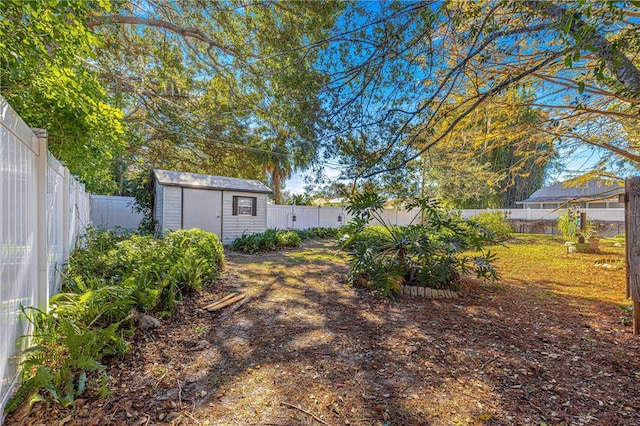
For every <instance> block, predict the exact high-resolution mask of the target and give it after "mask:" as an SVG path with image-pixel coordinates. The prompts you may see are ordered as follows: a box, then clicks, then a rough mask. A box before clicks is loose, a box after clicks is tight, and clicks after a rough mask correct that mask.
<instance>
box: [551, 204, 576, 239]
mask: <svg viewBox="0 0 640 426" xmlns="http://www.w3.org/2000/svg"><path fill="white" fill-rule="evenodd" d="M578 220H579V216H578V213H577V212H576V210H575V209H565V211H563V212H562V213H560V214H559V215H558V218H557V219H556V225H557V226H558V231H560V233H561V234H562V236H563V237H565V238H575V237H576V236H577V234H578V230H579V229H580V224H579V222H578Z"/></svg>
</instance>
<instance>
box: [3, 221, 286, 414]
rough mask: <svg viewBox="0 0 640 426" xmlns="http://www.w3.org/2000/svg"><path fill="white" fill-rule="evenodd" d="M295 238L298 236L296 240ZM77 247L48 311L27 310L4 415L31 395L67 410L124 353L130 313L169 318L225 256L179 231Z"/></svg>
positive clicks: (92, 237) (207, 241)
mask: <svg viewBox="0 0 640 426" xmlns="http://www.w3.org/2000/svg"><path fill="white" fill-rule="evenodd" d="M296 236H297V235H296ZM84 244H85V247H84V248H82V249H78V250H75V251H74V253H73V255H72V257H71V259H70V261H69V267H68V270H67V275H66V276H65V283H64V290H65V292H64V293H61V294H58V295H56V296H54V297H52V298H51V301H50V303H51V309H50V311H49V312H48V313H46V312H42V311H39V310H37V309H35V308H26V309H25V310H24V313H25V315H26V317H27V318H28V319H29V320H30V321H31V323H32V325H33V330H34V331H33V335H32V336H30V337H31V339H32V343H33V346H32V347H31V348H29V349H28V350H27V351H26V352H25V360H24V362H23V372H24V380H23V385H22V386H21V388H20V389H19V391H18V392H17V393H16V395H15V397H14V398H13V399H12V400H11V401H10V403H8V404H7V406H6V410H5V412H10V411H11V410H13V409H15V408H17V406H18V405H19V404H20V403H21V402H22V401H23V400H24V399H25V398H26V397H28V396H29V395H31V394H33V397H32V400H33V399H34V398H35V399H42V398H44V397H45V396H49V397H51V398H52V399H53V400H54V401H56V402H58V403H60V404H62V405H63V406H68V405H70V404H71V403H73V400H74V397H75V396H78V395H80V394H81V393H82V392H83V391H84V389H85V388H86V386H87V383H88V380H89V374H88V373H90V372H92V371H100V370H102V369H103V367H102V365H101V364H100V362H101V361H102V360H103V359H104V358H105V357H112V356H119V355H122V354H124V353H125V351H126V350H127V347H128V344H127V341H126V338H127V337H128V336H129V335H130V330H131V329H132V327H131V326H132V321H130V320H131V318H132V312H133V309H134V308H135V309H136V310H139V311H151V310H157V311H161V312H162V313H171V312H173V310H174V308H175V304H176V303H177V302H179V301H180V300H181V299H182V296H183V294H184V293H185V292H189V291H194V290H197V289H199V288H201V287H202V286H203V285H207V284H212V283H214V282H215V281H216V280H217V279H218V277H219V275H220V271H221V270H222V266H223V262H224V252H223V248H222V245H221V244H220V242H219V241H218V238H217V236H216V235H215V234H210V233H208V232H204V231H201V230H199V229H191V230H188V231H187V230H180V231H176V232H173V233H170V234H169V235H167V236H166V237H165V238H162V239H159V240H155V239H153V238H152V237H151V236H140V235H132V236H130V237H128V238H127V237H124V236H116V235H114V234H112V233H110V232H108V231H96V230H91V231H90V232H89V233H88V234H87V236H86V238H85V241H84Z"/></svg>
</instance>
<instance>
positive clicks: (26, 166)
mask: <svg viewBox="0 0 640 426" xmlns="http://www.w3.org/2000/svg"><path fill="white" fill-rule="evenodd" d="M0 114H1V117H0V118H1V120H0V121H1V123H0V131H1V132H2V134H1V139H0V219H1V220H0V222H1V223H0V379H1V380H2V382H1V384H0V401H1V402H2V404H1V406H0V409H2V408H4V405H5V403H6V400H7V398H8V396H9V395H10V391H11V388H12V386H13V384H14V381H15V378H16V376H17V373H18V367H19V362H20V356H19V355H20V346H19V344H18V343H17V342H18V341H19V338H20V336H23V335H26V334H27V332H28V330H29V327H28V326H29V324H28V322H27V321H25V320H24V318H22V317H21V315H20V306H21V305H25V306H29V305H36V304H37V299H36V298H37V294H38V291H37V287H38V262H37V261H38V259H37V233H36V229H37V226H38V218H37V216H36V212H37V211H38V198H37V181H36V169H37V167H38V163H37V158H38V143H37V138H36V136H35V135H34V134H33V132H32V131H31V130H30V129H29V128H28V127H27V125H26V124H25V123H24V122H23V121H22V120H21V119H20V117H18V115H17V114H16V113H15V112H14V111H13V110H12V109H11V107H10V106H9V105H8V104H7V102H6V101H5V100H4V99H3V98H1V97H0ZM45 285H46V283H45ZM1 413H2V411H0V421H1V419H2V414H1Z"/></svg>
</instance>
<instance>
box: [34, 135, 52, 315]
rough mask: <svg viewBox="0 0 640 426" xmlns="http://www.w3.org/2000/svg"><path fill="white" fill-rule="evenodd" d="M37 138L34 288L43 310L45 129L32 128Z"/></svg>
mask: <svg viewBox="0 0 640 426" xmlns="http://www.w3.org/2000/svg"><path fill="white" fill-rule="evenodd" d="M33 131H34V133H35V135H36V137H37V138H38V159H37V167H36V180H37V183H36V188H37V194H38V204H37V209H36V214H37V215H38V229H37V230H36V247H37V255H36V258H37V263H38V288H37V290H36V293H37V297H36V306H37V308H38V309H40V310H41V311H44V312H48V310H49V280H48V278H49V277H48V271H47V265H48V259H47V168H48V163H47V131H46V130H43V129H33Z"/></svg>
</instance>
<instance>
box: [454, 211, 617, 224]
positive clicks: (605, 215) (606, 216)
mask: <svg viewBox="0 0 640 426" xmlns="http://www.w3.org/2000/svg"><path fill="white" fill-rule="evenodd" d="M485 211H498V212H502V213H504V214H505V216H506V217H507V218H509V219H514V220H556V219H557V218H558V215H559V214H562V213H563V212H564V209H558V210H549V209H496V210H460V214H462V216H463V217H466V218H469V217H471V216H477V215H478V214H479V213H481V212H485ZM580 211H581V212H584V213H586V214H587V217H588V218H589V220H601V221H603V222H624V208H608V209H587V208H581V209H580Z"/></svg>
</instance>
